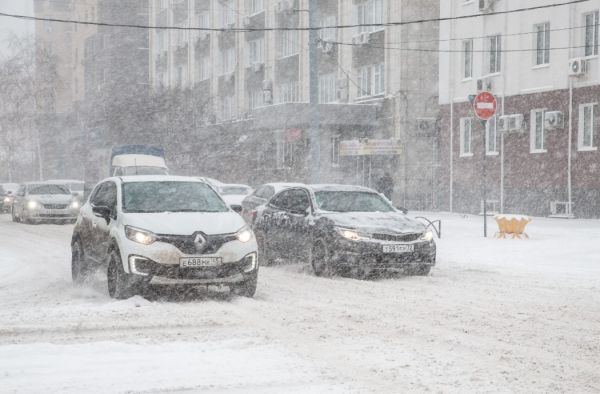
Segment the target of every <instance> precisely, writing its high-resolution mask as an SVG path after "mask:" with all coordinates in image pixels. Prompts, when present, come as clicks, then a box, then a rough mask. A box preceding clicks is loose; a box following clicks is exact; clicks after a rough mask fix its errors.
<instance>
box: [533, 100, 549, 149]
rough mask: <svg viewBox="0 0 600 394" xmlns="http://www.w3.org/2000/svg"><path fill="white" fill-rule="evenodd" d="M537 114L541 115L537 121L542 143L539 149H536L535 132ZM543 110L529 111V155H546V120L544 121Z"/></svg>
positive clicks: (536, 128) (544, 111) (536, 129)
mask: <svg viewBox="0 0 600 394" xmlns="http://www.w3.org/2000/svg"><path fill="white" fill-rule="evenodd" d="M538 114H541V119H539V121H540V123H539V127H540V128H541V133H542V136H541V138H542V143H541V147H538V144H537V143H536V142H537V140H538V139H537V137H538V136H537V131H538ZM545 114H546V110H545V109H541V108H539V109H533V110H531V116H530V121H529V149H530V153H546V152H547V150H546V126H545V123H546V120H545Z"/></svg>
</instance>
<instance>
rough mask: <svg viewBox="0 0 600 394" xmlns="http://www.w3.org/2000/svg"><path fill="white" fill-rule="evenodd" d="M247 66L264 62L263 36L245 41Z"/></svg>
mask: <svg viewBox="0 0 600 394" xmlns="http://www.w3.org/2000/svg"><path fill="white" fill-rule="evenodd" d="M246 47H247V50H248V66H252V65H254V64H264V63H265V38H264V37H259V38H256V39H254V40H250V41H248V43H247V46H246Z"/></svg>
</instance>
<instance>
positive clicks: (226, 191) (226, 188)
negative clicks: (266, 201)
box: [218, 184, 252, 213]
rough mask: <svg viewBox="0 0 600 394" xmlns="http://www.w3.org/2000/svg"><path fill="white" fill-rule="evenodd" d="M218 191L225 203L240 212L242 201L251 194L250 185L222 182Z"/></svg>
mask: <svg viewBox="0 0 600 394" xmlns="http://www.w3.org/2000/svg"><path fill="white" fill-rule="evenodd" d="M218 191H219V194H220V195H221V197H222V198H223V200H225V202H226V203H227V205H229V207H230V208H231V209H233V210H234V211H236V212H238V213H241V212H242V201H244V199H245V198H246V197H248V196H249V195H250V194H252V188H251V187H250V186H248V185H241V184H223V185H221V186H219V189H218Z"/></svg>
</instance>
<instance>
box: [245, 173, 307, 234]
mask: <svg viewBox="0 0 600 394" xmlns="http://www.w3.org/2000/svg"><path fill="white" fill-rule="evenodd" d="M294 186H303V185H302V184H300V183H266V184H264V185H262V186H260V187H258V188H256V190H254V192H252V194H250V195H249V196H247V197H246V198H244V199H243V200H242V204H241V205H242V217H243V218H244V220H246V222H247V223H249V224H250V225H253V224H254V220H255V219H256V217H257V215H258V214H259V212H260V211H261V210H262V209H263V208H264V207H265V205H266V204H267V202H269V200H270V199H271V197H273V196H274V195H275V193H279V192H280V191H282V190H283V189H287V188H290V187H294Z"/></svg>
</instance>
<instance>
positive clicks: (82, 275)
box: [71, 239, 89, 284]
mask: <svg viewBox="0 0 600 394" xmlns="http://www.w3.org/2000/svg"><path fill="white" fill-rule="evenodd" d="M88 275H89V267H88V263H87V262H86V261H85V254H84V252H83V246H82V245H81V241H80V240H79V239H77V240H76V241H75V242H73V244H72V245H71V277H72V279H73V283H77V284H81V283H83V282H84V281H85V279H86V278H87V277H88Z"/></svg>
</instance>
